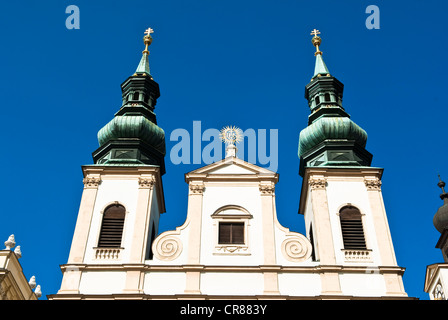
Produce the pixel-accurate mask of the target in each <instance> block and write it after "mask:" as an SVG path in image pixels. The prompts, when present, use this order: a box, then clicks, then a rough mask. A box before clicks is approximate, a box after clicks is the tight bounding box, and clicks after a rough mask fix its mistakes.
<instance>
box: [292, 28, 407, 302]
mask: <svg viewBox="0 0 448 320" xmlns="http://www.w3.org/2000/svg"><path fill="white" fill-rule="evenodd" d="M318 34H320V32H319V31H318V30H316V29H314V30H313V32H312V33H311V35H314V37H313V38H312V43H313V45H314V46H315V47H316V52H315V56H316V64H315V69H314V74H313V77H312V78H311V81H310V83H309V84H308V85H307V86H306V88H305V98H306V99H307V100H308V106H309V108H310V110H311V114H310V115H309V117H308V126H307V127H306V128H305V129H303V130H302V131H301V132H300V137H299V150H298V155H299V158H300V169H299V173H300V175H301V176H302V177H303V185H302V190H301V196H300V208H299V213H300V214H303V215H304V218H305V226H306V232H307V237H308V238H309V239H310V240H311V242H312V245H313V257H314V259H315V260H316V261H319V263H320V265H321V267H322V268H324V269H325V270H326V271H324V272H323V273H322V274H321V277H322V281H324V283H325V286H324V287H323V292H322V294H334V295H340V294H341V293H342V292H344V291H345V290H346V289H347V288H349V286H351V287H352V289H354V290H353V291H352V292H358V293H360V294H364V293H367V291H365V292H363V291H364V290H369V291H370V293H369V294H374V291H375V290H374V289H373V288H374V287H376V288H377V289H379V288H382V289H381V290H384V293H383V294H384V295H385V296H387V295H392V296H406V293H405V291H404V288H403V282H402V274H403V272H404V269H403V268H401V267H399V266H398V265H397V261H396V258H395V253H394V247H393V244H392V238H391V234H390V231H389V226H388V221H387V216H386V210H385V206H384V202H383V197H382V193H381V176H382V173H383V169H382V168H376V167H371V166H370V165H371V161H372V155H371V154H370V153H369V152H368V151H367V150H366V149H365V147H366V142H367V133H366V132H365V131H364V130H363V129H362V128H361V127H360V126H359V125H357V124H356V123H355V122H353V120H351V119H350V115H349V114H348V113H347V111H346V110H345V108H344V107H343V105H342V94H343V89H344V86H343V84H342V83H341V82H340V81H339V80H338V79H336V78H335V77H334V76H333V75H332V74H331V73H330V71H329V69H328V68H327V66H326V65H325V63H324V60H323V58H322V52H321V51H320V49H319V46H320V44H321V38H320V37H319V36H318ZM362 273H372V274H373V276H372V277H371V278H370V279H369V281H373V282H372V285H370V288H368V287H363V286H361V285H359V284H358V285H356V282H357V281H364V280H362V279H363V275H362ZM364 279H366V278H365V277H364ZM348 291H351V290H348Z"/></svg>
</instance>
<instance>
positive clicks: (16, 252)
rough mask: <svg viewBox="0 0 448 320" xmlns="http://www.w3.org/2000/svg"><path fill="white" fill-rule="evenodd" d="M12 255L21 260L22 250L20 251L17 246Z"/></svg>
mask: <svg viewBox="0 0 448 320" xmlns="http://www.w3.org/2000/svg"><path fill="white" fill-rule="evenodd" d="M14 253H15V255H16V256H17V258H18V259H20V258H22V250H20V246H17V247H16V248H15V249H14Z"/></svg>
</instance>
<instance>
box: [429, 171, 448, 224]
mask: <svg viewBox="0 0 448 320" xmlns="http://www.w3.org/2000/svg"><path fill="white" fill-rule="evenodd" d="M437 185H438V186H439V188H441V189H442V194H441V195H440V199H442V200H443V205H442V206H441V207H440V208H439V210H437V212H436V214H435V215H434V218H433V220H432V221H433V224H434V227H436V229H437V231H439V232H440V233H442V232H443V230H445V228H448V193H446V192H445V182H443V181H442V180H441V179H440V175H439V182H438V183H437Z"/></svg>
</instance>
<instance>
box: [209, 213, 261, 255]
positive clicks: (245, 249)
mask: <svg viewBox="0 0 448 320" xmlns="http://www.w3.org/2000/svg"><path fill="white" fill-rule="evenodd" d="M229 212H230V213H229ZM211 218H212V220H213V221H212V224H213V233H214V247H213V252H212V253H213V254H214V255H250V254H251V253H250V246H249V233H250V231H249V230H250V219H252V218H253V216H252V215H251V214H250V213H249V212H248V211H247V210H246V209H245V208H243V207H241V206H236V205H227V206H223V207H221V208H219V209H218V210H216V211H215V212H214V213H213V214H212V215H211ZM226 223H230V224H240V225H241V224H242V225H243V243H220V239H219V232H220V225H221V224H226Z"/></svg>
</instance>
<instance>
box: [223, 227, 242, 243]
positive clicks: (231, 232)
mask: <svg viewBox="0 0 448 320" xmlns="http://www.w3.org/2000/svg"><path fill="white" fill-rule="evenodd" d="M218 243H219V244H244V223H241V222H221V223H220V224H219V240H218Z"/></svg>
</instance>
